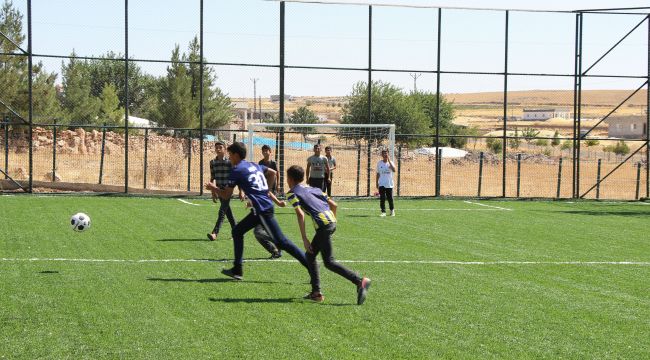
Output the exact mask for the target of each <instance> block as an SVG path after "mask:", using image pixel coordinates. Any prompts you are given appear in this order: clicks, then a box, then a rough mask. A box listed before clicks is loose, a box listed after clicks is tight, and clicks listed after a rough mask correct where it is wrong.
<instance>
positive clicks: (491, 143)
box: [485, 138, 503, 154]
mask: <svg viewBox="0 0 650 360" xmlns="http://www.w3.org/2000/svg"><path fill="white" fill-rule="evenodd" d="M485 144H486V145H487V148H488V149H490V151H492V152H493V153H495V154H500V153H501V152H503V143H502V142H501V139H497V138H488V139H487V140H486V141H485Z"/></svg>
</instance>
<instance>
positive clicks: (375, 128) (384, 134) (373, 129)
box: [247, 123, 395, 162]
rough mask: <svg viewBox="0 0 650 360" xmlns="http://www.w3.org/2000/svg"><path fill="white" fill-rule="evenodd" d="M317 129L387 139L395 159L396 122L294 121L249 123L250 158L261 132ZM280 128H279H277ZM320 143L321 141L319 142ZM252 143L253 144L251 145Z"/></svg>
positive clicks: (343, 134) (351, 136)
mask: <svg viewBox="0 0 650 360" xmlns="http://www.w3.org/2000/svg"><path fill="white" fill-rule="evenodd" d="M309 128H313V129H317V131H314V132H315V133H318V131H321V132H322V133H327V132H326V130H327V129H329V130H330V131H336V132H337V134H332V133H329V134H332V135H334V136H335V137H336V136H339V137H340V138H343V139H345V138H347V139H353V140H354V139H358V140H359V141H360V140H361V139H364V140H366V141H370V142H376V143H377V144H378V145H383V144H382V142H383V140H384V139H385V141H386V144H385V145H383V146H384V147H385V148H386V149H387V150H388V151H389V156H390V159H391V160H392V161H393V162H394V161H395V124H293V123H253V124H250V123H249V124H248V142H247V145H248V147H249V148H250V149H249V151H248V156H247V157H248V160H250V161H252V159H253V156H254V155H253V153H254V152H253V151H252V149H253V146H254V145H255V144H256V142H255V134H256V133H258V134H259V133H260V132H267V133H268V132H273V131H278V132H279V129H284V132H293V133H299V132H300V129H309ZM275 129H278V130H275ZM318 143H320V142H318ZM251 144H252V145H251Z"/></svg>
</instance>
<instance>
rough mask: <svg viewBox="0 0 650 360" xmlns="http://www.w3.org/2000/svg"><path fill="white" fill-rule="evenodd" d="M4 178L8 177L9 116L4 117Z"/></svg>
mask: <svg viewBox="0 0 650 360" xmlns="http://www.w3.org/2000/svg"><path fill="white" fill-rule="evenodd" d="M5 119H7V122H6V123H5V179H8V178H9V175H8V174H9V117H8V116H7V117H5Z"/></svg>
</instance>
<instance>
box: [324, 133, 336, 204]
mask: <svg viewBox="0 0 650 360" xmlns="http://www.w3.org/2000/svg"><path fill="white" fill-rule="evenodd" d="M325 157H326V158H327V166H329V169H330V175H329V176H328V177H327V181H326V182H325V188H326V189H327V196H328V197H332V181H334V170H336V158H335V157H334V156H332V147H331V146H329V145H328V146H326V147H325Z"/></svg>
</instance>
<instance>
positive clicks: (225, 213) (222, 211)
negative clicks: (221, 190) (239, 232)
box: [212, 198, 237, 235]
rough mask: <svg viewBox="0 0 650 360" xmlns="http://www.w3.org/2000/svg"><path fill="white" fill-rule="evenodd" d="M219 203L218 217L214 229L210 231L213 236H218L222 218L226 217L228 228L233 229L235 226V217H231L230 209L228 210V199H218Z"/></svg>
mask: <svg viewBox="0 0 650 360" xmlns="http://www.w3.org/2000/svg"><path fill="white" fill-rule="evenodd" d="M219 201H220V202H221V206H219V217H217V223H216V224H214V229H213V230H212V233H213V234H215V235H218V234H219V230H221V224H223V218H224V217H228V222H229V223H230V228H234V227H235V225H237V222H236V221H235V217H234V216H233V215H232V209H231V208H230V199H222V198H219Z"/></svg>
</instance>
